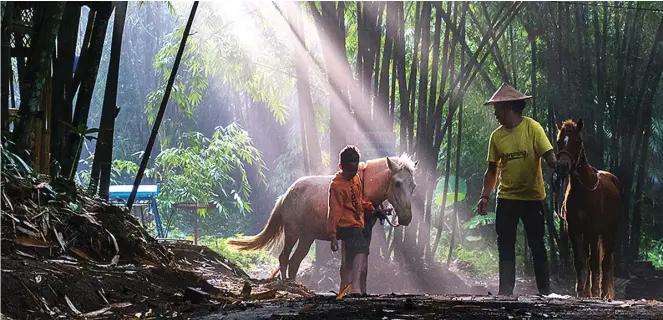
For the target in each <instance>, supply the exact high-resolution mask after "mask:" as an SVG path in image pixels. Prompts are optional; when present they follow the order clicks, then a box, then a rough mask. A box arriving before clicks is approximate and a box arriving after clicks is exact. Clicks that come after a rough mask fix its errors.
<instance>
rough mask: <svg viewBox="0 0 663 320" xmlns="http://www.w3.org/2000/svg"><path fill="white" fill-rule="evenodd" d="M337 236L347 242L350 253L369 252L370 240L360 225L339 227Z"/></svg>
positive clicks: (346, 246) (346, 245)
mask: <svg viewBox="0 0 663 320" xmlns="http://www.w3.org/2000/svg"><path fill="white" fill-rule="evenodd" d="M336 238H337V239H338V240H341V241H343V243H345V248H346V249H347V250H348V253H349V254H351V255H355V254H361V253H363V254H368V251H369V250H368V249H369V248H368V240H367V239H366V236H365V235H364V232H363V230H362V229H361V228H360V227H337V228H336Z"/></svg>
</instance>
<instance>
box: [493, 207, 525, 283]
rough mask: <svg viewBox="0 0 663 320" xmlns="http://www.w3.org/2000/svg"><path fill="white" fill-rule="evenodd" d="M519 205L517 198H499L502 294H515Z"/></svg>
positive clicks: (498, 229) (497, 210) (496, 227)
mask: <svg viewBox="0 0 663 320" xmlns="http://www.w3.org/2000/svg"><path fill="white" fill-rule="evenodd" d="M519 207H520V206H519V201H517V200H508V199H497V208H496V209H495V215H496V221H495V229H496V231H497V249H498V252H499V261H500V264H499V270H500V271H499V272H500V273H499V277H500V287H499V294H500V295H507V296H510V295H513V287H514V286H515V284H516V231H517V229H518V216H519V214H518V211H519Z"/></svg>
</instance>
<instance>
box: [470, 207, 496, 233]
mask: <svg viewBox="0 0 663 320" xmlns="http://www.w3.org/2000/svg"><path fill="white" fill-rule="evenodd" d="M495 219H496V215H495V212H494V211H490V212H488V214H486V215H485V216H482V215H475V216H473V217H472V218H471V219H470V220H468V221H467V222H465V223H464V224H463V229H468V230H472V229H476V228H478V227H480V226H485V225H489V224H495Z"/></svg>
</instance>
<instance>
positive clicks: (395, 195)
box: [387, 155, 418, 226]
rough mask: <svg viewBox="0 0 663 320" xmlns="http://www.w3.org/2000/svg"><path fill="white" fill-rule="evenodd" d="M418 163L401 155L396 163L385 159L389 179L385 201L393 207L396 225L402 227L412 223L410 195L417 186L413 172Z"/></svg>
mask: <svg viewBox="0 0 663 320" xmlns="http://www.w3.org/2000/svg"><path fill="white" fill-rule="evenodd" d="M417 162H418V161H412V160H411V159H410V157H409V156H407V155H402V156H401V157H400V158H398V161H394V160H392V159H391V158H387V165H388V166H389V170H391V173H392V175H391V178H390V180H389V185H388V186H387V200H388V201H389V203H391V205H392V206H394V211H396V215H397V216H398V223H399V224H401V225H404V226H407V225H409V224H410V221H412V193H413V192H414V188H415V187H416V186H417V184H416V183H415V182H414V170H415V168H416V167H417Z"/></svg>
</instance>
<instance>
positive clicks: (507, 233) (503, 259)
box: [477, 84, 557, 295]
mask: <svg viewBox="0 0 663 320" xmlns="http://www.w3.org/2000/svg"><path fill="white" fill-rule="evenodd" d="M530 98H531V96H526V95H524V94H522V93H520V92H518V91H517V90H516V89H514V88H513V87H511V86H509V85H507V84H503V85H502V86H501V87H500V88H499V89H498V90H497V91H496V92H495V93H494V94H493V96H492V97H491V98H490V100H488V102H486V103H485V104H484V105H492V106H493V107H494V108H495V118H496V119H497V121H498V122H499V123H500V125H501V126H500V127H498V128H497V129H495V131H493V133H492V134H491V136H490V142H489V146H488V169H487V170H486V173H485V175H484V180H483V190H482V191H481V198H480V200H479V203H478V208H477V209H478V212H479V214H481V215H485V214H487V212H488V200H489V199H490V194H491V193H492V191H493V189H494V188H495V183H496V181H497V179H498V168H499V182H500V184H499V188H498V191H497V207H496V209H495V213H496V222H495V228H496V231H497V247H498V251H499V279H500V280H499V283H500V284H499V294H500V295H512V294H513V287H514V285H515V280H516V262H515V261H516V254H515V244H516V230H517V228H518V221H519V220H522V221H523V225H524V226H525V232H526V234H527V242H528V243H529V246H530V248H531V249H532V260H533V262H534V275H535V277H536V285H537V288H538V290H539V293H540V294H544V295H545V294H549V293H550V279H549V274H548V256H547V252H546V248H545V244H544V240H543V237H544V233H545V228H544V217H543V200H544V199H545V198H546V192H545V187H544V184H543V173H542V172H541V158H544V159H545V161H546V163H547V164H548V166H549V167H551V168H554V167H555V166H556V164H557V159H556V158H555V154H554V152H553V148H552V145H551V143H550V141H548V138H547V137H546V134H545V132H544V130H543V128H542V127H541V125H540V124H539V123H538V122H536V121H535V120H534V119H532V118H529V117H525V116H523V115H522V112H523V109H524V108H525V105H526V102H525V101H526V100H528V99H530Z"/></svg>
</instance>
